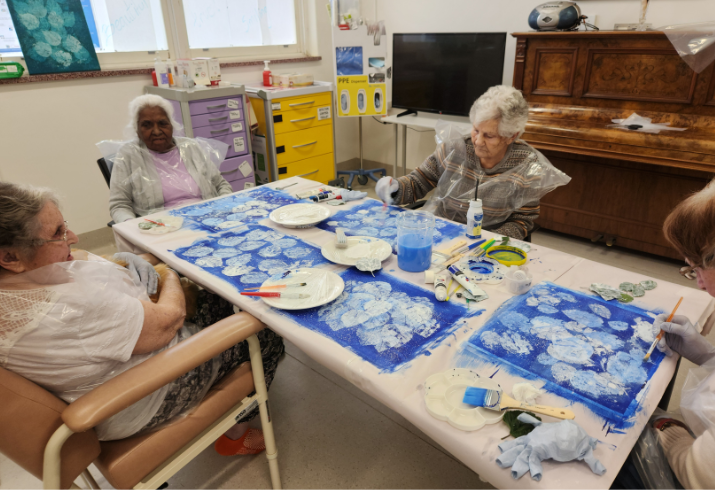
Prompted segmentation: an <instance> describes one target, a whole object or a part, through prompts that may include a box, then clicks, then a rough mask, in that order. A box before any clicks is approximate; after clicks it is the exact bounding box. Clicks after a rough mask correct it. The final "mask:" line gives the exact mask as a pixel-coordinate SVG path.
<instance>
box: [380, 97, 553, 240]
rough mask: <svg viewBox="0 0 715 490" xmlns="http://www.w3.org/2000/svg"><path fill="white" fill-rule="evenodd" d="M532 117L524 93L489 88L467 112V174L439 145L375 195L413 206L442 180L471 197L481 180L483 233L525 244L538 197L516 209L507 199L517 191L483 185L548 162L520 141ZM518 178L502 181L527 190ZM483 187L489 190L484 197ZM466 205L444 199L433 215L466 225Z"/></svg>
mask: <svg viewBox="0 0 715 490" xmlns="http://www.w3.org/2000/svg"><path fill="white" fill-rule="evenodd" d="M528 117H529V106H528V104H527V102H526V100H524V97H523V96H522V95H521V92H519V91H518V90H516V89H515V88H513V87H508V86H506V85H497V86H494V87H491V88H490V89H489V90H487V91H486V92H485V93H484V94H483V95H482V96H481V97H479V98H478V99H477V100H476V101H475V102H474V105H473V106H472V109H471V110H470V112H469V119H470V121H471V123H472V133H471V137H466V138H465V144H466V169H465V162H461V161H454V157H453V155H452V154H451V153H450V152H449V151H447V150H446V149H445V148H444V146H445V145H444V144H441V145H438V147H437V149H436V150H435V152H434V153H433V154H432V155H430V156H429V157H428V158H427V160H425V161H424V163H422V165H420V167H419V168H417V169H416V170H414V171H413V172H412V173H410V174H409V175H407V176H405V177H400V178H398V179H394V178H392V177H383V178H382V179H380V180H379V181H378V183H377V185H376V186H375V192H376V193H377V195H378V196H379V197H380V199H382V200H383V201H384V202H386V203H388V204H393V203H394V204H411V203H413V202H415V201H417V200H418V199H421V198H423V197H424V196H425V195H426V194H427V193H428V192H430V191H431V190H432V189H434V188H435V187H437V184H438V182H439V181H440V179H441V178H442V179H449V180H451V181H455V180H460V183H459V184H460V188H462V189H464V188H467V187H468V188H471V189H472V190H471V193H467V194H471V195H473V193H474V188H475V187H476V185H477V181H479V183H480V184H479V185H480V192H479V198H480V199H482V202H483V208H484V223H485V229H488V230H490V231H494V232H496V233H500V234H502V235H507V236H510V237H513V238H518V239H523V238H525V237H526V236H527V235H529V234H530V233H531V231H532V230H533V228H534V221H536V219H537V218H538V217H539V200H538V198H535V200H531V201H529V202H525V203H520V204H519V205H518V206H514V202H515V201H514V200H512V199H507V198H505V195H506V194H509V193H512V194H513V188H511V189H507V188H506V187H505V186H503V185H487V186H485V184H488V183H489V182H490V181H491V180H492V179H495V178H497V177H499V176H500V175H501V174H503V173H505V172H507V171H510V170H512V169H515V168H517V167H519V166H524V167H527V166H529V165H530V164H532V163H541V164H543V163H544V162H545V163H548V160H546V158H545V157H544V156H543V155H542V154H541V153H539V152H538V151H537V150H535V149H534V148H532V147H531V146H529V145H528V144H527V143H525V142H524V141H521V140H519V139H518V138H519V137H520V136H521V135H522V134H523V133H524V129H525V127H526V121H527V119H528ZM516 174H518V172H512V173H511V174H510V177H509V178H508V179H502V180H504V181H506V182H507V183H508V184H509V185H510V186H514V185H516V186H527V185H529V183H528V182H525V181H524V180H523V179H520V178H512V177H511V175H516ZM443 175H444V177H443ZM463 179H466V180H467V181H468V182H464V181H463ZM500 181H501V180H500ZM482 186H485V187H486V188H485V191H484V192H482V190H481V188H482ZM507 190H508V191H509V192H507ZM502 191H503V192H502ZM463 201H464V200H463V199H462V200H459V199H449V198H445V199H443V202H442V203H441V205H440V206H439V207H437V208H436V209H435V210H434V213H435V214H436V215H438V216H441V217H443V218H447V219H451V220H455V221H460V222H462V223H466V222H467V218H466V212H467V210H468V208H469V204H468V202H467V203H465V202H463ZM504 217H506V219H504ZM492 218H494V219H492ZM490 221H491V224H490Z"/></svg>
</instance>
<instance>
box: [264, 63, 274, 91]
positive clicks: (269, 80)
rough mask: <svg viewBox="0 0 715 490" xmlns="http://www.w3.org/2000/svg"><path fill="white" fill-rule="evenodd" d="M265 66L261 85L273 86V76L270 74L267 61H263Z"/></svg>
mask: <svg viewBox="0 0 715 490" xmlns="http://www.w3.org/2000/svg"><path fill="white" fill-rule="evenodd" d="M263 63H265V67H264V68H263V86H264V87H272V86H273V76H272V75H271V69H270V68H268V61H264V62H263Z"/></svg>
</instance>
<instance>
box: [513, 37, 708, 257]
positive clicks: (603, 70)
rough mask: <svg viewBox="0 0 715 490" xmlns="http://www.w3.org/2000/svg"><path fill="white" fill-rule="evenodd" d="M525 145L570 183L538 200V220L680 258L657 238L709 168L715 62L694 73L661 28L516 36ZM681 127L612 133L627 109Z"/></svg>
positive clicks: (705, 177)
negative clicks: (656, 131)
mask: <svg viewBox="0 0 715 490" xmlns="http://www.w3.org/2000/svg"><path fill="white" fill-rule="evenodd" d="M513 36H514V37H516V38H517V49H516V62H515V68H514V86H515V87H516V88H518V89H520V90H522V92H523V93H524V96H525V97H526V99H527V100H528V101H529V107H530V116H529V122H528V124H527V128H526V133H524V136H523V139H524V140H525V141H527V142H528V143H529V144H531V145H532V146H534V147H535V148H537V149H539V150H540V151H542V152H543V153H544V154H545V155H546V156H547V157H548V158H549V159H550V160H551V162H552V163H553V164H554V165H555V166H556V167H558V168H560V169H561V170H563V171H564V172H566V173H567V174H568V175H569V176H571V178H572V181H571V182H570V183H569V184H568V185H566V186H564V187H560V188H558V189H556V190H555V191H553V192H551V193H549V194H547V195H546V196H545V197H544V198H543V199H542V200H541V216H540V218H539V224H540V225H541V226H542V227H544V228H546V229H550V230H555V231H559V232H563V233H569V234H573V235H577V236H581V237H585V238H593V237H595V236H598V235H603V237H604V239H614V240H615V244H616V245H618V246H623V247H627V248H631V249H634V250H640V251H643V252H648V253H653V254H657V255H661V256H665V257H671V258H681V256H680V254H679V253H678V252H677V251H676V250H674V249H672V248H671V247H670V246H669V244H668V243H667V241H666V240H665V237H664V236H663V232H662V225H663V221H664V220H665V218H666V216H667V215H668V214H669V213H670V211H671V210H672V209H673V207H674V206H675V205H676V204H677V203H678V202H680V201H682V200H683V199H684V198H686V197H687V196H689V195H690V194H691V193H693V192H696V191H698V190H700V189H702V188H703V187H704V186H705V185H706V184H707V183H708V182H709V181H710V180H711V179H712V178H713V176H714V174H713V173H714V172H715V76H714V73H713V72H714V70H715V65H713V64H711V65H710V66H709V67H707V68H706V69H705V70H704V71H703V72H702V73H700V74H697V73H695V72H694V71H693V70H691V69H690V67H689V66H688V65H687V64H686V63H685V62H684V61H683V60H682V59H681V58H680V56H678V54H677V52H676V51H675V49H674V48H673V47H672V45H671V44H670V42H669V41H668V39H667V38H666V36H665V35H664V34H663V33H662V32H604V31H600V32H558V33H537V32H530V33H517V34H513ZM634 112H635V113H638V114H639V115H641V116H644V117H650V118H652V119H653V122H669V123H671V126H673V127H679V128H687V129H686V131H682V132H680V131H662V132H661V133H659V134H648V133H642V132H636V131H628V130H623V129H615V128H609V127H608V126H609V125H611V124H613V123H612V122H611V120H612V119H622V118H626V117H628V116H630V115H631V114H633V113H634Z"/></svg>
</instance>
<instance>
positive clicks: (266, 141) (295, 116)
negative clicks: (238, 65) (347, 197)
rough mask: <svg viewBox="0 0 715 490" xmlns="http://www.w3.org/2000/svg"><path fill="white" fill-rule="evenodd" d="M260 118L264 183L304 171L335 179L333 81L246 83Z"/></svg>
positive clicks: (258, 150)
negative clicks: (274, 85) (282, 85)
mask: <svg viewBox="0 0 715 490" xmlns="http://www.w3.org/2000/svg"><path fill="white" fill-rule="evenodd" d="M246 92H247V93H248V96H249V97H250V100H251V104H253V109H254V111H255V113H256V118H257V119H258V130H257V132H256V135H255V138H256V140H257V143H256V145H255V148H254V153H255V154H256V156H255V158H256V176H257V179H258V182H259V183H263V184H264V183H267V182H272V181H275V180H280V179H287V178H288V177H294V176H304V177H306V178H309V179H311V180H316V181H319V182H322V183H324V184H327V183H328V181H330V180H333V179H335V138H334V129H333V115H334V112H333V92H332V84H330V83H326V82H315V84H314V85H312V86H310V87H298V88H292V89H270V88H264V87H262V86H251V85H247V86H246Z"/></svg>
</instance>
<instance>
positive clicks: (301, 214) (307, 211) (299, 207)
mask: <svg viewBox="0 0 715 490" xmlns="http://www.w3.org/2000/svg"><path fill="white" fill-rule="evenodd" d="M268 217H269V218H270V219H271V221H273V222H274V223H277V224H279V225H281V226H285V227H286V228H311V227H313V226H315V225H317V224H318V223H320V222H321V221H323V220H325V219H327V218H329V217H330V211H329V210H328V209H327V208H324V207H323V206H318V205H317V204H308V203H298V204H289V205H287V206H283V207H280V208H278V209H276V210H274V211H272V212H271V214H270V215H269V216H268Z"/></svg>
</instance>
